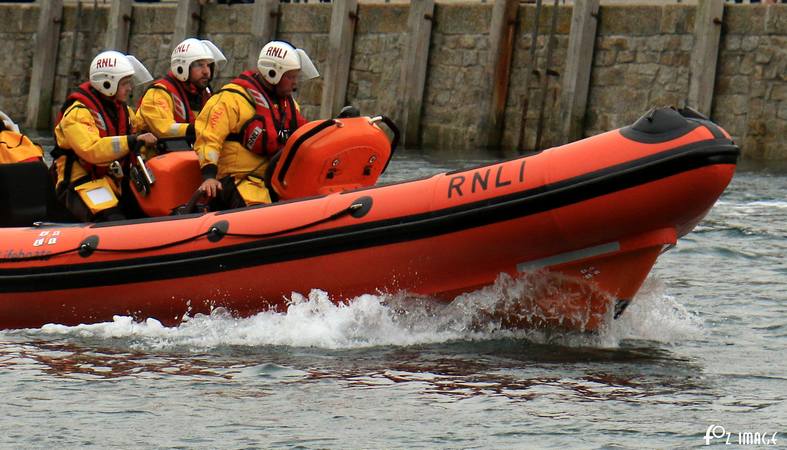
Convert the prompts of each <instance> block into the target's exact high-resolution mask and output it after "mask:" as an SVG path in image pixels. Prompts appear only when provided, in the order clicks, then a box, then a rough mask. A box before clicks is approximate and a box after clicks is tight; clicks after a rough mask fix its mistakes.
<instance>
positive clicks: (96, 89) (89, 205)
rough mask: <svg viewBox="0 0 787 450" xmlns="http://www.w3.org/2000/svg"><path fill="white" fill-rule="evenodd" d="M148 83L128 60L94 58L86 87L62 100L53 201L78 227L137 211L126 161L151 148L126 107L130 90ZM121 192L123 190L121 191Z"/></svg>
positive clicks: (110, 55) (106, 55)
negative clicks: (138, 148) (139, 147)
mask: <svg viewBox="0 0 787 450" xmlns="http://www.w3.org/2000/svg"><path fill="white" fill-rule="evenodd" d="M151 80H152V77H151V76H150V73H149V72H148V71H147V69H146V68H145V66H143V65H142V63H140V62H139V61H138V60H137V59H136V58H134V57H133V56H131V55H124V54H122V53H119V52H116V51H106V52H102V53H99V54H98V56H96V57H95V58H94V59H93V61H92V62H91V63H90V81H87V82H84V83H82V84H80V85H79V87H77V88H76V90H75V91H74V92H72V93H71V94H70V95H69V96H68V98H67V99H66V102H65V104H64V105H63V108H62V109H61V113H60V117H58V120H57V123H56V124H55V141H56V146H55V149H54V150H53V151H52V156H53V158H55V163H56V164H57V195H58V200H59V201H60V202H61V203H63V205H64V206H65V207H66V208H67V209H68V210H69V211H71V213H72V214H73V215H74V216H75V217H76V218H77V219H79V220H82V221H86V222H87V221H104V220H122V219H125V218H126V217H127V214H126V212H130V211H132V210H133V209H134V206H135V205H136V204H135V203H133V198H132V197H133V195H131V193H130V192H129V188H128V182H127V181H125V182H124V180H127V178H124V174H127V173H128V159H129V158H128V157H127V156H128V155H129V152H130V151H131V150H133V149H135V148H136V146H137V144H138V143H142V144H145V145H153V144H155V143H156V136H154V135H153V134H152V133H142V134H135V132H136V130H137V129H138V128H139V127H140V126H141V119H138V117H137V115H136V114H134V111H133V110H132V109H131V108H130V107H128V105H126V101H127V100H128V97H129V94H130V93H131V90H132V89H133V87H134V85H135V84H142V83H146V82H149V81H151ZM124 184H125V185H126V186H123V185H124Z"/></svg>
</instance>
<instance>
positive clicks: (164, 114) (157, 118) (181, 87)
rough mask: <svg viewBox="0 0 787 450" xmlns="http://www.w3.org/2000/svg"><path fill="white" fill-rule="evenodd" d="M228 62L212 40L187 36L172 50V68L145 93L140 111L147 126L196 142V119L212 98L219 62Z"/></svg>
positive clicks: (158, 134)
mask: <svg viewBox="0 0 787 450" xmlns="http://www.w3.org/2000/svg"><path fill="white" fill-rule="evenodd" d="M226 61H227V59H226V58H225V57H224V54H223V53H221V50H219V49H218V47H216V46H215V45H213V43H212V42H210V41H205V40H199V39H194V38H189V39H186V40H185V41H183V42H181V43H180V44H178V45H177V46H176V47H175V49H174V50H173V51H172V57H171V58H170V71H169V72H167V74H166V75H165V76H164V77H163V78H161V79H159V80H156V81H155V82H154V83H153V84H152V85H151V86H150V87H149V88H148V89H147V90H146V91H145V94H144V95H143V96H142V100H141V101H140V103H139V109H138V110H137V114H138V115H139V116H140V117H141V118H142V120H143V121H144V124H143V129H144V130H146V131H150V132H151V133H153V134H154V135H156V137H157V138H168V137H186V138H187V139H188V141H189V142H191V143H193V142H194V120H195V119H196V116H197V114H199V111H200V110H201V109H202V107H203V105H205V102H206V101H208V98H210V95H211V92H210V86H209V84H210V81H211V80H212V79H213V76H214V75H215V73H214V69H215V67H216V65H219V66H221V65H222V64H224V63H225V62H226Z"/></svg>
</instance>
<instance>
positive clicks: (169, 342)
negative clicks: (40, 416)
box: [37, 275, 702, 351]
mask: <svg viewBox="0 0 787 450" xmlns="http://www.w3.org/2000/svg"><path fill="white" fill-rule="evenodd" d="M535 280H536V279H535V278H534V277H527V276H524V277H522V278H517V279H512V278H511V277H509V276H506V275H502V276H501V277H500V278H498V280H497V281H496V282H495V283H494V284H493V285H491V286H488V287H486V288H483V289H480V290H478V291H476V292H473V293H469V294H463V295H461V296H459V297H457V298H456V299H455V300H454V301H453V302H451V303H449V304H445V303H441V302H438V301H436V300H433V299H429V298H424V297H420V296H415V295H409V294H405V293H398V294H393V295H371V294H367V295H362V296H359V297H357V298H354V299H352V300H350V301H348V302H346V303H339V304H336V303H333V302H332V301H331V299H330V297H329V295H328V294H327V293H326V292H324V291H321V290H316V289H315V290H312V291H311V292H310V293H309V294H308V296H303V295H301V294H297V293H293V294H292V296H291V299H290V304H289V307H288V309H287V311H286V312H275V311H269V312H262V313H259V314H257V315H255V316H253V317H249V318H235V317H232V316H231V315H230V314H228V313H227V311H225V310H224V309H223V308H217V309H216V310H214V311H213V312H212V313H211V314H210V315H201V314H198V315H196V316H194V317H189V318H188V319H187V320H185V321H184V322H183V323H182V324H181V325H180V326H178V327H164V326H163V325H162V324H161V323H160V322H159V321H157V320H155V319H148V320H146V321H144V322H135V321H133V320H132V318H130V317H123V316H115V318H114V320H113V321H112V322H107V323H98V324H89V325H78V326H73V327H67V326H63V325H53V324H49V325H45V326H44V327H42V328H41V329H40V330H39V331H37V332H40V333H43V334H46V335H69V336H78V337H87V338H98V339H116V338H123V339H128V340H129V341H131V342H132V344H131V345H132V346H139V347H143V348H147V349H151V348H152V349H166V348H172V347H183V346H185V347H188V348H192V349H194V350H195V351H199V350H202V349H206V348H213V347H217V346H224V345H237V346H265V345H268V346H291V347H318V348H327V349H347V348H363V347H373V346H410V345H418V344H433V343H441V342H450V341H478V340H491V339H500V338H514V339H525V340H528V341H530V342H537V343H549V344H560V345H567V346H580V347H607V348H609V347H613V348H614V347H617V346H619V344H620V342H621V341H622V340H627V339H643V340H651V341H660V342H674V341H679V340H682V339H686V338H696V337H698V336H700V335H701V334H702V322H701V320H700V319H699V318H697V317H696V316H694V315H692V314H691V313H689V312H688V311H686V309H685V308H683V307H682V306H681V305H680V304H679V303H678V302H677V301H676V300H675V299H674V298H672V297H670V296H667V295H665V294H664V287H663V285H662V284H661V283H660V282H658V281H656V280H653V279H650V280H648V281H647V282H646V283H645V286H643V289H642V290H641V292H640V294H639V295H638V296H637V297H636V298H635V299H634V302H633V303H632V304H631V305H630V306H629V308H628V309H627V311H626V312H625V313H624V314H623V315H622V317H621V318H620V319H618V320H614V321H610V322H609V323H608V324H607V325H605V326H604V327H603V328H602V330H600V331H599V332H598V333H594V334H583V333H572V332H563V331H555V330H539V329H510V328H507V327H506V326H505V325H504V324H503V323H502V322H501V321H500V320H498V319H495V318H493V317H492V316H490V314H489V311H491V310H494V309H496V308H497V309H498V310H499V308H500V306H501V305H507V304H510V302H511V301H512V299H516V298H521V297H522V296H523V295H524V296H526V295H527V294H528V293H529V292H532V291H533V283H535V282H537V281H535ZM518 313H521V311H520V312H518Z"/></svg>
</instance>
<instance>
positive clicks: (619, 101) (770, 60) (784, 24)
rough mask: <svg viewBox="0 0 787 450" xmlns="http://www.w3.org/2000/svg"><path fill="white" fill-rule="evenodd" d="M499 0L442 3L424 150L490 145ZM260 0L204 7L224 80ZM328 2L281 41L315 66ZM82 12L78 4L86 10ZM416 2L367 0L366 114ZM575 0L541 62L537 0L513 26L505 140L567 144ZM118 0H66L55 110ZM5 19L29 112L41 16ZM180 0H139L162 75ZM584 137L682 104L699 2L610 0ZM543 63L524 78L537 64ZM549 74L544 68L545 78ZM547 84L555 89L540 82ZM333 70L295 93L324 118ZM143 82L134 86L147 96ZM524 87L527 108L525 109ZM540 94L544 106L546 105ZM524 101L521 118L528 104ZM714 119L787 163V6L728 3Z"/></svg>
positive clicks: (14, 100) (291, 26)
mask: <svg viewBox="0 0 787 450" xmlns="http://www.w3.org/2000/svg"><path fill="white" fill-rule="evenodd" d="M492 7H493V2H491V1H488V2H485V3H481V2H473V3H441V2H440V1H439V0H438V1H437V2H436V5H435V13H434V20H433V23H432V36H431V44H430V49H429V51H430V53H429V60H428V66H427V77H426V87H425V92H424V101H423V112H422V113H423V115H422V118H421V136H420V137H421V147H423V148H436V149H444V150H445V149H448V150H453V149H472V148H476V147H478V146H479V137H480V136H481V135H482V133H481V131H482V130H480V129H479V127H480V123H481V117H482V114H484V113H485V111H484V108H483V107H482V106H483V105H485V104H486V100H487V99H488V97H489V96H490V92H491V83H490V80H487V79H485V77H486V76H485V65H486V64H487V63H488V61H489V54H488V53H489V26H490V22H491V16H492ZM252 11H253V5H246V4H236V5H224V4H215V3H210V4H207V5H205V6H204V7H203V9H202V20H201V23H200V30H199V36H200V37H201V38H205V39H210V40H212V41H214V42H215V43H216V44H217V45H218V46H219V47H220V48H221V49H222V50H223V51H224V53H225V54H226V56H227V58H228V60H229V62H228V64H227V65H226V66H225V67H223V68H222V69H221V70H220V71H219V72H218V74H217V79H216V80H214V82H213V86H214V90H215V89H218V88H220V87H221V86H222V85H223V84H224V83H226V82H227V81H229V80H230V79H231V78H233V77H234V76H235V75H236V74H237V73H239V72H241V71H242V70H245V69H248V68H251V67H249V56H250V55H252V54H256V52H258V51H259V49H256V48H251V46H252V45H253V44H251V39H249V33H250V31H251V30H250V27H251V18H252V15H253V13H252ZM331 11H332V7H331V5H330V4H322V3H310V4H282V5H281V15H280V16H279V18H278V35H277V36H278V38H280V39H284V40H288V41H290V42H292V43H293V44H294V45H296V46H298V47H302V48H304V49H306V50H307V51H308V53H309V54H310V55H311V57H312V59H313V60H314V62H315V64H316V66H317V68H318V69H321V68H324V67H325V65H326V62H327V61H328V60H329V58H331V57H332V55H329V54H328V52H329V45H328V37H329V32H330V22H331ZM77 12H79V14H78V15H77ZM408 12H409V5H408V4H407V3H403V2H395V3H365V2H363V1H361V3H360V5H359V9H358V19H357V22H356V30H355V38H354V41H353V51H352V56H351V67H350V75H349V79H348V81H347V83H348V85H347V98H346V103H348V104H354V105H356V106H358V107H359V108H360V109H361V111H362V112H363V113H364V114H370V115H371V114H384V115H387V116H389V117H391V118H393V119H394V120H398V119H399V118H400V117H401V109H402V102H401V98H402V93H403V91H402V89H406V88H407V87H402V86H401V81H400V80H401V79H402V70H403V65H404V64H406V62H405V61H403V60H402V59H403V56H404V54H405V49H406V47H407V45H408V35H407V17H408ZM571 12H572V8H571V6H559V7H558V8H557V9H556V10H555V11H553V8H552V7H551V6H545V8H544V9H543V10H542V12H541V16H540V18H539V24H538V26H539V37H538V39H537V41H536V43H535V44H536V64H535V65H534V67H529V65H528V62H529V59H530V55H529V53H530V48H531V46H532V45H533V42H531V40H532V38H531V32H532V30H533V28H534V26H535V20H534V15H535V14H534V13H535V7H534V5H531V4H522V5H520V7H519V10H518V16H517V21H516V28H515V30H516V31H515V36H514V42H513V45H514V51H513V55H512V63H511V72H510V79H509V89H508V94H507V99H506V106H505V120H504V124H503V134H502V140H501V143H500V145H501V147H502V148H503V149H504V150H512V149H514V148H515V147H516V146H517V142H518V139H519V130H520V128H521V126H522V123H523V119H524V124H525V127H524V129H525V135H524V142H525V144H526V145H525V147H526V148H528V149H529V148H532V147H533V146H534V144H535V139H536V132H537V131H536V130H537V125H538V122H539V118H540V120H541V121H542V123H543V138H542V146H549V145H553V144H555V143H558V142H559V129H560V124H561V121H562V120H563V119H562V115H561V112H560V107H559V104H560V90H561V83H562V79H561V77H562V76H564V70H565V58H566V49H567V46H568V41H569V31H570V23H571ZM108 13H109V7H108V5H104V4H101V5H98V7H94V6H93V3H92V2H84V3H83V4H82V7H81V9H79V11H77V6H76V5H75V4H73V3H69V4H67V5H66V6H65V7H64V11H63V18H62V21H61V22H60V23H59V24H54V25H53V26H59V27H60V41H59V50H58V56H57V61H53V62H52V64H54V67H55V74H56V76H55V85H54V99H53V105H52V108H53V110H57V109H58V108H59V106H60V103H61V102H62V101H63V99H64V98H65V96H66V94H67V92H68V89H69V88H70V87H72V86H73V85H74V84H76V83H78V82H80V81H83V80H85V79H86V78H87V66H88V64H89V62H90V60H91V59H92V57H93V56H94V55H95V54H96V53H98V52H99V51H101V50H103V43H104V41H105V30H106V28H107V20H108ZM553 13H554V14H557V25H556V29H555V34H554V48H553V55H552V63H551V64H550V66H549V69H550V70H549V72H546V73H545V71H544V67H545V65H546V64H545V59H546V51H545V49H546V42H547V39H546V34H547V33H548V32H549V29H550V25H551V21H552V15H553ZM0 14H2V16H3V17H4V19H5V27H4V28H3V29H2V30H0V38H2V39H3V42H4V43H5V46H6V51H7V52H8V53H7V54H10V55H13V57H14V64H8V65H7V67H6V69H5V70H4V71H2V73H0V109H2V110H3V111H5V112H7V113H8V114H10V115H11V116H12V117H13V118H15V119H16V121H17V122H20V123H21V122H24V119H25V117H24V116H25V114H26V102H27V94H28V92H29V90H30V73H31V71H32V61H33V55H34V53H35V51H36V48H35V35H36V30H37V23H38V16H39V13H38V6H37V5H36V4H0ZM175 17H176V4H174V3H161V4H143V3H135V4H134V7H133V12H132V23H131V32H130V38H129V48H128V52H129V53H131V54H133V55H135V56H137V57H138V58H139V59H140V60H141V61H142V62H143V63H144V64H145V65H146V66H147V67H148V69H149V70H150V71H151V73H153V75H154V76H161V75H162V74H164V73H165V72H166V70H167V69H168V67H169V55H170V53H171V50H172V46H173V44H174V43H173V42H172V32H173V30H174V28H175V26H174V23H175ZM598 20H599V22H598V32H597V37H596V40H595V49H594V59H593V63H592V72H591V80H590V93H589V99H588V106H587V111H586V120H585V135H586V136H590V135H594V134H597V133H600V132H604V131H607V130H610V129H613V128H617V127H620V126H624V125H626V124H629V123H631V122H632V121H633V120H635V119H636V118H637V117H638V116H640V115H641V114H643V113H644V112H646V111H647V110H648V109H649V108H651V107H653V106H664V105H675V106H684V105H685V104H686V101H687V100H686V99H687V98H688V91H689V80H690V78H691V73H690V66H691V64H690V62H691V54H692V49H693V46H694V34H693V33H694V20H695V6H694V5H691V4H675V3H670V4H664V5H653V4H648V5H608V6H607V5H605V6H602V8H601V10H600V13H599V16H598ZM533 69H537V71H536V72H535V73H532V74H531V75H530V77H529V83H528V86H527V88H526V87H525V86H524V80H525V76H526V73H527V72H528V71H532V70H533ZM544 77H546V79H545V78H544ZM544 84H545V86H546V88H545V89H543V88H542V86H544ZM322 87H323V80H322V79H317V80H313V81H309V82H304V83H302V84H301V86H300V89H299V92H298V101H299V102H300V104H301V106H302V110H303V112H304V114H305V115H306V117H308V118H310V119H318V118H320V117H318V115H319V111H320V101H321V93H322ZM140 93H141V89H137V90H136V91H135V94H134V95H135V98H134V99H133V100H132V101H133V102H136V101H137V99H138V97H139V94H140ZM525 94H527V108H526V111H525V110H524V109H523V105H524V102H523V100H524V98H525ZM542 102H543V104H544V108H543V113H541V111H540V105H541V103H542ZM523 112H524V115H523ZM712 118H713V119H714V120H715V121H717V122H718V123H720V124H721V125H722V126H724V127H725V128H726V129H727V130H729V131H730V133H731V134H732V135H733V137H734V138H735V139H736V141H738V142H739V143H740V144H741V145H742V147H743V150H744V156H745V157H747V158H751V159H761V160H787V138H786V136H787V5H734V4H728V5H725V12H724V19H723V24H722V38H721V43H720V51H719V60H718V68H717V77H716V84H715V90H714V100H713V106H712Z"/></svg>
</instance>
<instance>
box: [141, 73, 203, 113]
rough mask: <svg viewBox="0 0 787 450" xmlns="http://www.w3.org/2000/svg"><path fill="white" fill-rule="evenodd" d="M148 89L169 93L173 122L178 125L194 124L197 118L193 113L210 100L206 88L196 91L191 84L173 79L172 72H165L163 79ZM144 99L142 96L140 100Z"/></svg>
mask: <svg viewBox="0 0 787 450" xmlns="http://www.w3.org/2000/svg"><path fill="white" fill-rule="evenodd" d="M148 89H161V90H162V91H167V92H168V93H169V95H170V96H171V97H172V105H173V109H174V110H173V111H172V112H173V114H174V116H175V122H178V123H194V120H195V119H196V117H197V116H196V114H195V111H197V112H198V111H200V110H201V109H202V107H203V106H205V102H207V101H208V99H209V98H210V91H209V90H208V89H207V88H205V89H197V88H196V86H194V85H192V84H186V83H184V82H182V81H180V80H178V79H177V78H175V77H174V76H173V75H172V72H167V74H166V75H165V76H164V78H161V79H159V80H157V81H156V82H155V83H154V84H153V85H152V86H150V87H148ZM144 97H145V96H144V95H143V96H142V98H144ZM142 98H140V102H141V101H142Z"/></svg>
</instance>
